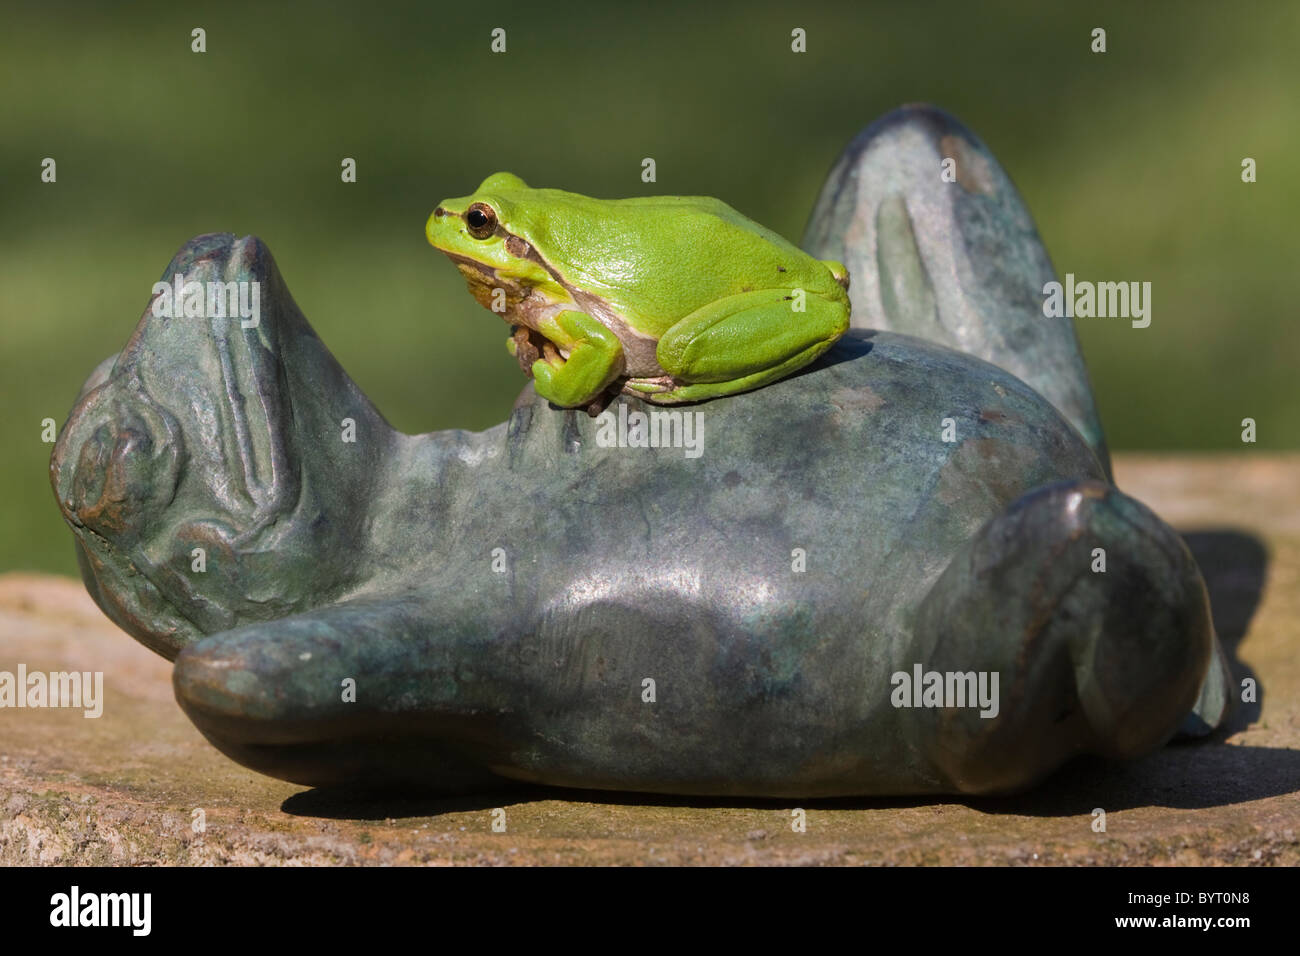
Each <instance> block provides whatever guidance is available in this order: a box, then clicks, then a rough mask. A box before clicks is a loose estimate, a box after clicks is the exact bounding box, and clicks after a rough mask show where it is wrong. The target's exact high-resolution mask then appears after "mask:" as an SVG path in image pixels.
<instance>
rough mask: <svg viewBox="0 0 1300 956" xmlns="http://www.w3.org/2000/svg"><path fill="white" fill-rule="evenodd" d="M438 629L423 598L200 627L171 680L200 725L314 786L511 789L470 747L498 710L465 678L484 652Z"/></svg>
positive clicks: (263, 769) (269, 767)
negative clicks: (213, 630)
mask: <svg viewBox="0 0 1300 956" xmlns="http://www.w3.org/2000/svg"><path fill="white" fill-rule="evenodd" d="M439 630H440V629H439V628H438V627H437V626H436V625H435V624H434V623H433V620H432V619H431V616H430V608H429V605H428V602H427V600H426V599H424V598H421V597H419V596H418V595H410V596H408V597H397V598H383V599H368V600H366V599H361V600H354V601H349V602H344V603H340V604H336V605H332V606H328V607H323V608H318V609H316V610H313V611H309V612H306V613H303V614H297V615H293V616H291V617H286V618H282V619H280V620H277V621H266V622H261V623H257V624H252V625H248V626H246V627H239V628H235V629H233V630H229V631H224V632H222V633H219V634H214V635H212V636H210V637H207V638H204V639H202V640H200V641H198V642H196V643H194V644H192V645H190V646H189V647H187V648H186V649H185V650H184V651H183V652H182V653H181V654H180V656H179V657H178V658H177V661H176V667H175V670H174V672H173V678H172V682H173V686H174V688H175V692H176V699H177V701H178V702H179V703H180V705H181V708H182V709H183V710H184V711H185V713H186V715H187V716H188V717H189V718H190V720H192V721H193V722H194V724H195V726H196V727H198V729H199V730H200V731H201V732H202V733H203V735H204V736H205V737H207V738H208V740H209V741H211V742H212V744H213V745H215V746H216V747H217V748H218V749H219V750H221V751H222V752H223V753H225V754H226V755H227V756H229V757H230V758H231V759H233V760H235V761H237V762H239V763H241V764H243V765H244V766H246V767H249V768H251V769H253V770H257V771H259V772H260V773H265V774H268V775H270V776H273V777H279V778H281V779H283V780H290V781H293V782H295V783H301V784H305V785H309V786H334V785H347V786H351V787H355V786H357V785H358V783H359V782H360V784H361V785H363V786H370V787H390V786H392V787H401V786H408V787H417V788H421V789H427V790H436V791H439V792H458V791H467V790H473V789H483V788H490V787H502V786H508V785H509V784H508V782H507V781H504V780H503V779H502V778H500V777H497V776H496V775H495V774H493V773H491V772H490V771H489V770H487V769H486V763H487V760H488V759H489V754H488V753H487V752H486V751H483V750H474V751H472V750H471V749H470V741H472V740H474V739H475V738H476V737H477V738H482V737H484V736H490V734H487V733H486V731H487V729H488V728H489V727H490V724H491V721H492V720H493V719H494V716H493V715H492V712H491V709H490V708H484V707H482V706H481V704H480V703H479V702H478V701H476V700H475V697H474V695H475V694H476V692H477V691H478V689H479V687H480V685H478V684H476V683H475V682H474V680H473V678H472V677H471V678H469V679H468V680H465V679H462V676H461V675H462V674H464V673H466V672H468V671H471V670H472V669H473V664H472V663H471V659H472V658H476V657H478V656H479V654H478V653H477V652H475V651H474V650H473V647H472V645H471V646H470V647H468V648H467V647H466V645H464V644H462V643H460V642H458V641H457V640H454V639H453V637H452V636H451V635H450V634H449V633H447V632H445V631H443V632H441V633H440V632H439ZM484 656H486V655H484Z"/></svg>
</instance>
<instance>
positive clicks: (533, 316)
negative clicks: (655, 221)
mask: <svg viewBox="0 0 1300 956" xmlns="http://www.w3.org/2000/svg"><path fill="white" fill-rule="evenodd" d="M446 255H447V256H448V258H450V259H451V260H452V262H454V263H455V265H456V268H457V269H458V270H460V274H461V275H462V276H464V277H465V284H466V286H468V288H469V291H470V294H471V295H472V296H474V298H475V299H476V300H477V301H478V303H479V305H481V306H483V308H485V309H487V310H488V311H490V312H494V313H496V314H497V315H499V316H501V318H503V319H504V320H505V321H506V322H508V323H509V324H511V325H524V326H527V327H528V328H530V329H532V330H534V331H535V332H538V333H540V334H542V335H545V334H546V332H545V326H546V323H547V320H549V319H553V318H554V317H555V316H556V314H557V313H560V312H564V311H566V310H569V309H573V310H576V311H579V312H584V313H586V314H587V315H590V316H591V317H592V318H594V319H595V320H596V321H598V322H600V323H601V324H602V325H604V326H605V327H606V328H607V329H609V330H610V331H611V332H613V333H614V334H615V335H616V336H618V340H619V342H620V343H621V344H622V346H623V363H624V368H623V371H622V374H623V375H626V376H629V377H632V378H651V379H662V378H663V377H664V376H667V375H668V373H667V372H666V371H665V370H664V368H663V367H662V366H661V365H660V364H659V359H658V356H657V353H656V349H657V348H658V346H659V340H658V339H656V338H653V337H651V336H648V335H645V334H644V333H642V332H638V331H636V330H635V329H633V328H632V327H631V326H629V325H628V324H627V322H625V321H624V320H623V318H622V316H620V315H618V314H617V313H616V312H614V310H613V309H611V308H610V307H609V305H608V303H606V302H605V301H604V300H603V299H601V298H600V297H599V296H594V295H591V294H589V293H586V292H583V291H582V290H581V289H577V288H575V287H574V286H572V285H570V284H569V283H568V282H566V281H565V279H564V277H563V276H561V275H560V274H559V272H557V271H556V270H555V269H553V268H552V267H551V266H550V264H549V263H547V262H546V261H545V260H544V259H542V258H541V256H540V255H538V254H537V251H536V250H535V249H531V247H530V254H529V255H528V256H527V258H528V259H529V261H531V262H535V263H537V264H538V265H539V266H541V267H542V268H543V269H545V270H546V272H547V273H548V274H549V275H550V276H551V278H552V280H554V282H555V284H556V285H557V286H559V287H560V288H562V289H563V290H564V291H565V293H567V298H564V299H557V298H554V297H553V296H550V295H547V294H544V293H542V292H540V291H539V290H538V289H537V288H536V287H535V286H532V285H529V284H527V283H524V282H520V281H519V280H518V279H514V278H511V277H507V276H502V275H500V274H499V273H498V272H497V270H496V269H494V268H493V267H492V266H490V265H487V264H485V263H482V262H479V261H477V260H475V259H471V258H469V257H468V256H461V255H457V254H455V253H450V252H449V253H446ZM503 298H504V303H503V302H502V299H503ZM557 344H558V343H557Z"/></svg>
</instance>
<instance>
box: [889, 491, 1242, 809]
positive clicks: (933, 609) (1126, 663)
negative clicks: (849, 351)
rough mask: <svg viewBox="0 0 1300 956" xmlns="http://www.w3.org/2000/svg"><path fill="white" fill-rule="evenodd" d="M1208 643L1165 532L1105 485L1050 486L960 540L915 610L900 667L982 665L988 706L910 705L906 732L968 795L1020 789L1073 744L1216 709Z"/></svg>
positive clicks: (1129, 753)
mask: <svg viewBox="0 0 1300 956" xmlns="http://www.w3.org/2000/svg"><path fill="white" fill-rule="evenodd" d="M1217 643H1218V642H1217V639H1216V638H1215V635H1214V628H1213V624H1212V623H1211V618H1210V608H1209V600H1208V598H1207V596H1206V591H1205V585H1204V582H1203V581H1202V579H1201V575H1200V572H1199V570H1198V568H1197V566H1196V563H1195V561H1194V559H1193V558H1192V556H1191V553H1190V552H1189V551H1188V550H1187V547H1186V545H1184V543H1183V541H1182V539H1181V538H1180V537H1179V536H1178V535H1177V534H1176V533H1175V532H1174V531H1173V530H1172V529H1171V528H1169V527H1168V526H1167V525H1166V524H1164V522H1162V521H1161V520H1160V519H1159V518H1158V517H1156V515H1154V514H1153V513H1152V512H1151V511H1149V510H1148V509H1147V508H1146V507H1145V506H1143V505H1142V504H1141V503H1139V502H1137V501H1135V500H1134V499H1132V498H1129V497H1127V496H1126V495H1124V494H1122V493H1121V492H1119V491H1118V490H1116V489H1115V488H1114V487H1112V486H1110V485H1106V484H1103V483H1101V482H1098V481H1091V480H1087V481H1068V482H1061V483H1058V484H1053V485H1048V486H1045V487H1042V488H1038V489H1036V490H1034V491H1032V492H1030V493H1028V494H1026V495H1024V496H1023V497H1021V498H1019V499H1017V500H1016V501H1015V502H1013V503H1012V504H1011V505H1010V506H1009V507H1008V508H1007V510H1006V511H1004V512H1003V513H1002V514H1001V515H999V516H997V517H996V518H994V519H993V520H992V521H990V522H989V523H988V524H986V525H985V526H984V527H983V528H982V529H981V530H980V531H979V532H978V533H977V534H976V535H975V536H974V538H972V540H971V541H970V542H968V543H967V544H966V545H965V546H964V547H963V548H962V549H961V550H960V551H958V552H957V554H956V556H955V557H954V558H953V560H952V561H951V563H950V564H949V565H948V567H947V568H946V569H945V570H944V572H943V573H942V574H941V575H940V576H939V578H938V580H937V581H936V582H935V584H934V586H933V587H932V588H931V590H930V592H929V594H928V595H927V596H926V598H925V600H924V601H923V602H922V604H921V606H920V608H919V610H918V613H917V618H916V623H915V628H914V632H913V642H912V646H911V648H910V654H911V656H910V658H909V668H908V670H909V671H910V662H919V663H921V664H922V665H923V667H924V669H925V670H926V671H937V672H939V673H941V674H949V673H954V674H969V673H972V672H973V673H975V674H976V675H979V674H986V675H989V684H990V685H992V686H994V687H995V688H996V692H995V694H994V695H993V697H994V698H995V702H994V704H993V706H992V707H990V708H986V711H987V710H992V713H991V714H988V715H987V716H981V710H980V709H979V708H972V707H966V708H961V707H957V708H947V709H931V710H925V709H918V710H916V711H914V712H912V713H911V714H909V718H911V719H909V721H908V722H907V727H908V731H907V732H908V734H909V736H910V737H911V742H912V744H913V746H915V747H917V748H918V749H920V750H921V751H922V752H925V753H928V754H929V755H930V758H931V760H932V761H933V764H934V766H935V768H936V772H937V773H938V774H939V775H941V776H942V777H943V778H945V779H946V782H947V785H948V786H950V787H951V788H952V789H953V790H955V791H958V792H964V793H997V792H1007V791H1013V790H1018V789H1023V788H1024V787H1027V786H1029V785H1031V784H1033V783H1034V782H1035V781H1037V780H1038V779H1039V778H1041V777H1042V776H1043V775H1045V774H1046V773H1048V772H1050V771H1051V770H1052V769H1054V768H1055V767H1057V766H1059V765H1060V764H1061V763H1062V762H1064V761H1065V760H1066V759H1067V758H1069V757H1070V756H1072V755H1073V754H1075V753H1094V754H1098V755H1101V756H1105V757H1114V758H1130V757H1136V756H1139V755H1141V754H1144V753H1146V752H1149V751H1150V750H1153V749H1154V748H1156V747H1158V746H1159V745H1160V744H1162V743H1164V742H1165V741H1166V740H1168V739H1169V738H1170V737H1171V736H1172V735H1173V734H1174V733H1175V731H1176V730H1177V729H1178V728H1179V725H1180V722H1183V721H1184V720H1185V718H1187V717H1188V715H1189V712H1193V711H1195V713H1196V714H1197V715H1198V717H1199V719H1200V720H1201V721H1202V722H1203V723H1205V724H1209V725H1213V724H1217V723H1219V722H1220V721H1221V720H1222V719H1223V717H1224V715H1225V711H1226V708H1227V689H1228V688H1227V671H1226V665H1225V662H1224V659H1223V657H1222V654H1221V652H1219V651H1218V649H1217ZM995 673H996V674H997V675H998V682H997V684H995V685H993V684H992V680H991V675H993V674H995Z"/></svg>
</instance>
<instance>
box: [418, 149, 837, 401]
mask: <svg viewBox="0 0 1300 956" xmlns="http://www.w3.org/2000/svg"><path fill="white" fill-rule="evenodd" d="M425 234H426V237H427V239H428V241H429V243H430V244H431V245H432V246H433V247H434V248H435V249H437V250H439V251H440V252H442V253H444V254H445V255H446V256H447V257H448V258H450V259H451V260H452V262H453V263H454V264H455V265H456V267H457V269H459V270H460V272H461V274H462V275H463V276H464V277H465V279H466V282H467V285H468V286H469V290H470V292H471V294H473V296H474V297H475V298H476V299H477V300H478V301H479V303H480V304H482V305H483V306H484V307H486V308H488V309H489V310H491V311H494V312H496V313H498V314H499V315H501V316H502V318H504V319H505V320H506V321H507V322H508V323H509V324H510V326H511V335H510V336H509V338H507V340H506V348H507V350H508V351H509V352H510V354H511V355H512V356H514V357H515V358H516V360H517V361H519V363H520V365H521V367H522V368H523V369H524V371H525V373H526V374H530V375H531V377H532V379H533V383H534V387H535V389H536V391H537V393H538V394H539V395H540V396H542V397H543V398H545V399H547V400H548V401H549V402H550V403H551V404H553V405H555V406H558V407H560V408H579V407H584V406H590V405H591V404H592V403H593V402H596V401H597V400H598V399H600V398H601V396H603V395H617V394H619V393H624V394H627V395H632V396H635V397H639V398H641V399H644V400H646V401H648V402H651V403H654V404H659V405H671V404H678V403H684V402H696V401H705V400H709V399H714V398H719V397H723V396H729V395H734V394H737V393H740V392H747V391H750V390H752V389H756V388H760V387H762V386H765V385H769V384H771V383H773V382H776V381H778V380H780V379H783V378H786V377H788V376H790V375H792V374H793V373H795V372H797V371H799V370H800V369H802V368H804V367H806V366H808V365H809V364H811V363H812V362H814V361H815V360H816V359H818V358H819V357H820V356H821V355H822V354H823V353H824V352H826V351H827V349H829V348H831V346H833V345H834V344H835V342H836V341H837V340H839V339H840V337H841V336H843V335H844V333H845V332H846V331H847V330H848V328H849V324H850V301H849V296H848V287H849V274H848V270H847V269H845V267H844V265H843V264H841V263H839V262H836V261H832V260H820V259H816V258H814V257H813V256H810V255H809V254H808V253H806V252H804V251H803V250H801V249H800V248H798V247H797V246H795V245H794V244H793V243H791V242H789V241H787V240H786V239H784V238H782V237H781V236H780V235H778V234H777V233H776V232H774V231H772V230H770V229H768V228H766V227H765V226H762V225H760V224H759V223H757V222H755V221H753V220H752V219H749V218H747V217H746V216H744V215H742V214H741V213H739V212H737V211H736V210H735V209H733V208H732V207H731V206H729V205H727V204H726V203H724V202H723V201H721V200H719V199H715V198H713V197H709V196H642V197H634V198H628V199H594V198H591V197H589V196H584V195H580V194H578V193H572V192H566V191H564V190H561V189H538V188H533V187H530V186H529V185H527V183H525V182H524V180H523V179H521V178H520V177H518V176H516V175H514V174H513V173H508V172H499V173H494V174H492V175H491V176H488V177H487V178H486V179H484V180H483V182H482V183H481V184H480V186H479V187H478V189H477V190H476V191H475V192H474V193H473V194H471V195H469V196H464V197H460V198H456V199H446V200H443V201H442V202H441V203H439V204H438V205H437V207H436V208H435V209H434V210H433V213H432V214H431V215H430V216H429V219H428V222H427V224H426V227H425Z"/></svg>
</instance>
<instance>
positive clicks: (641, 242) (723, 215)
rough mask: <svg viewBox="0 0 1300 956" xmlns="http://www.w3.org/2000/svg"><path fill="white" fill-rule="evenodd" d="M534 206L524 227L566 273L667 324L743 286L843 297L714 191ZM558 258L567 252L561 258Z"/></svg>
mask: <svg viewBox="0 0 1300 956" xmlns="http://www.w3.org/2000/svg"><path fill="white" fill-rule="evenodd" d="M535 192H537V193H545V194H548V195H546V196H544V197H541V198H542V199H543V200H544V201H541V202H533V203H530V209H531V210H536V212H533V213H532V214H531V215H528V214H525V218H526V219H527V229H528V231H529V232H530V234H531V235H533V236H534V237H535V239H536V244H537V245H538V247H539V251H541V252H542V254H543V255H545V253H546V250H547V249H550V250H555V251H558V252H560V253H561V254H562V257H563V258H564V259H566V260H567V262H568V265H560V264H557V263H551V264H552V265H553V266H554V267H556V268H557V270H558V271H560V272H561V273H562V274H563V276H564V278H565V279H566V280H568V281H570V282H573V283H574V284H576V285H578V286H579V287H581V288H583V289H584V290H587V291H593V292H596V293H598V294H600V295H602V296H604V297H605V298H607V299H608V300H610V301H611V302H615V303H617V304H619V305H621V306H623V307H625V308H626V309H628V310H629V311H634V312H636V313H637V314H639V315H641V316H642V317H644V318H646V319H650V320H653V321H656V323H657V324H659V325H661V326H662V328H661V329H659V330H658V331H665V330H666V329H667V328H668V327H669V326H671V325H672V324H673V323H674V322H676V321H677V320H679V319H681V318H683V317H684V315H686V314H689V313H690V312H691V311H693V310H694V309H695V308H698V307H700V306H702V305H705V304H708V303H710V302H713V301H716V300H718V299H719V298H722V297H725V296H728V295H736V294H739V293H742V292H748V291H755V290H762V289H772V290H783V291H784V290H790V289H793V288H799V289H803V290H804V291H805V292H807V293H808V294H809V295H818V296H823V297H826V298H830V299H832V300H834V301H841V302H842V303H843V304H844V306H845V308H846V309H847V308H848V295H847V293H846V292H845V290H844V288H843V286H842V284H841V283H840V282H839V281H837V280H836V277H835V274H834V273H833V272H832V268H831V267H830V266H827V265H826V264H823V263H822V262H820V261H819V260H817V259H814V258H813V257H812V256H809V255H808V254H807V253H806V252H804V251H803V250H801V249H800V248H798V247H797V246H795V245H794V244H793V243H791V242H789V241H788V240H787V239H785V238H784V237H782V236H780V235H778V234H777V233H775V232H773V231H772V230H771V229H768V228H767V227H766V226H763V225H762V224H761V223H757V222H754V221H753V220H752V219H749V218H748V217H747V216H744V215H742V214H741V213H739V212H737V211H736V210H735V209H733V208H732V207H731V206H728V205H727V204H726V203H724V202H722V201H721V200H719V199H714V198H712V197H709V196H644V197H637V198H631V199H591V198H589V197H587V196H581V195H578V194H576V193H566V192H563V191H561V190H535ZM556 258H557V259H559V258H561V256H556Z"/></svg>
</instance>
